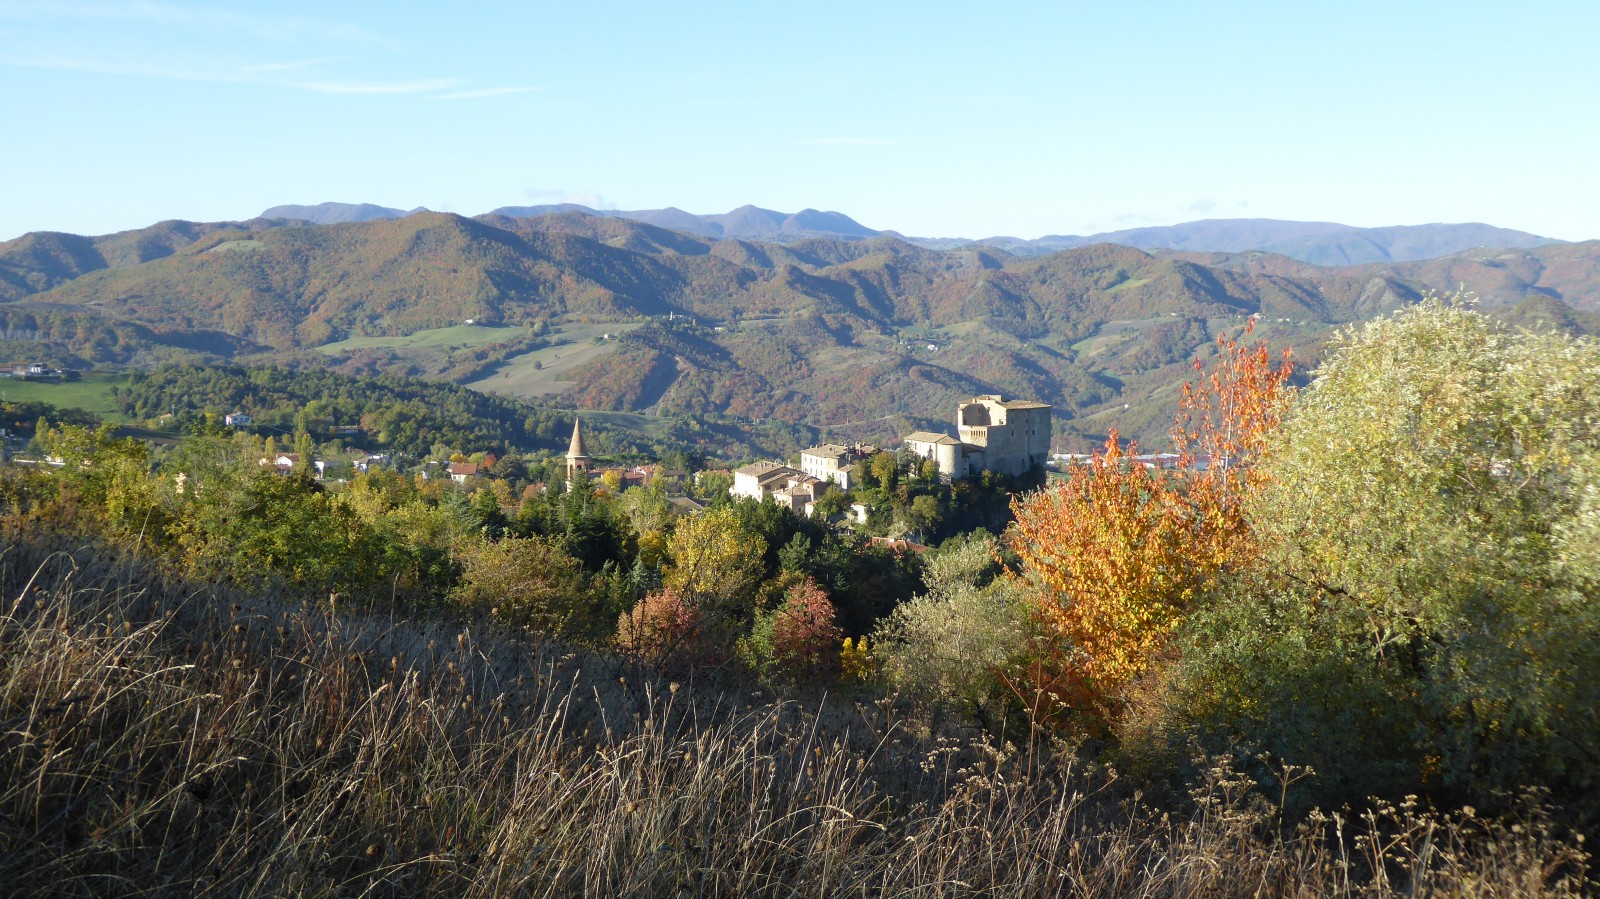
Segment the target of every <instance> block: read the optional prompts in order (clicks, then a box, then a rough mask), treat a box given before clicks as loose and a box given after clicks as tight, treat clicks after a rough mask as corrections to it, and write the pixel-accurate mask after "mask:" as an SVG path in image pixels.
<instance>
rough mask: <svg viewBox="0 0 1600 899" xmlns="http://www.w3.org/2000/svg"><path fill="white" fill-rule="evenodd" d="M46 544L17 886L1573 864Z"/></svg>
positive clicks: (1555, 873) (1423, 828)
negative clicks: (1167, 797)
mask: <svg viewBox="0 0 1600 899" xmlns="http://www.w3.org/2000/svg"><path fill="white" fill-rule="evenodd" d="M52 533H53V532H52V531H51V530H50V529H49V528H48V527H46V526H44V524H43V523H41V522H37V521H36V522H33V523H31V524H30V526H29V529H28V531H27V533H26V535H25V537H24V535H22V534H19V533H17V532H12V531H9V530H8V531H7V532H6V533H4V537H5V538H6V542H7V544H8V545H9V546H11V547H12V549H11V551H8V552H7V553H4V554H0V595H4V596H7V597H18V599H17V601H16V602H14V603H12V604H10V605H9V606H8V609H7V612H6V614H5V616H4V617H0V639H3V641H4V645H5V647H6V652H5V653H3V654H0V721H4V722H5V723H6V724H5V731H4V733H3V734H0V740H3V741H4V742H3V744H0V745H4V747H5V752H3V753H0V883H4V884H6V888H7V892H8V893H9V894H12V895H102V894H110V893H116V894H121V895H126V894H132V893H147V892H148V893H154V894H165V895H198V894H205V895H251V896H258V895H351V896H354V895H361V896H380V897H383V896H395V897H401V896H404V897H419V896H422V897H425V896H452V897H456V896H465V897H479V896H509V895H606V896H668V895H704V896H710V895H727V896H750V897H764V896H783V897H806V896H818V897H821V896H829V897H831V896H846V895H848V896H895V897H923V896H926V897H930V899H931V897H944V896H952V895H962V896H994V897H1000V896H1007V897H1009V896H1022V895H1026V896H1074V897H1096V896H1107V897H1109V896H1118V897H1134V899H1140V897H1157V896H1159V897H1201V896H1206V897H1232V896H1240V897H1242V896H1259V895H1316V896H1336V897H1342V896H1356V895H1361V896H1373V897H1387V896H1396V895H1455V896H1483V897H1487V896H1529V897H1542V896H1561V897H1576V896H1577V895H1579V892H1580V889H1581V886H1580V883H1579V882H1577V880H1576V878H1578V877H1581V871H1582V867H1583V863H1584V856H1583V854H1582V853H1581V851H1580V850H1579V849H1578V848H1577V847H1576V846H1574V845H1573V844H1572V843H1570V842H1567V841H1566V840H1565V839H1561V838H1556V837H1554V836H1553V835H1552V833H1551V830H1550V828H1549V826H1548V825H1546V824H1545V823H1544V822H1543V821H1542V820H1541V819H1538V818H1536V817H1535V818H1531V819H1528V820H1523V821H1520V822H1518V823H1517V825H1516V830H1514V831H1513V830H1510V829H1508V828H1507V827H1505V826H1502V825H1499V824H1496V823H1493V822H1484V821H1482V820H1481V819H1474V820H1471V821H1469V822H1463V821H1461V820H1460V819H1454V818H1451V819H1440V818H1434V817H1428V816H1424V815H1421V814H1418V813H1416V812H1414V811H1411V810H1409V809H1398V810H1397V809H1391V808H1384V807H1380V809H1379V811H1378V812H1377V814H1376V815H1375V816H1374V818H1373V819H1371V821H1370V822H1364V821H1360V820H1349V821H1342V822H1339V824H1338V825H1336V824H1335V823H1334V821H1330V820H1328V819H1321V820H1313V821H1310V822H1308V823H1307V824H1306V825H1305V826H1303V827H1301V828H1298V829H1297V828H1293V827H1285V826H1284V823H1283V822H1282V821H1280V820H1278V819H1277V818H1276V816H1275V815H1274V813H1273V812H1272V810H1271V808H1270V801H1271V800H1268V801H1263V799H1265V798H1266V797H1263V796H1261V795H1260V794H1259V793H1257V792H1255V791H1254V790H1253V789H1251V787H1250V784H1251V782H1250V781H1248V779H1241V778H1240V777H1239V776H1238V775H1236V774H1231V773H1230V772H1229V771H1228V769H1227V768H1226V767H1223V766H1218V767H1216V768H1214V769H1213V770H1212V774H1211V775H1210V776H1209V778H1207V779H1206V780H1205V782H1204V783H1203V784H1202V785H1201V786H1200V787H1199V788H1198V790H1197V792H1196V793H1195V796H1196V797H1197V798H1198V799H1199V800H1200V801H1199V802H1198V803H1197V804H1194V805H1189V804H1184V803H1178V804H1176V805H1174V806H1171V807H1166V808H1163V807H1161V806H1158V805H1156V804H1154V803H1153V802H1152V801H1151V800H1149V799H1143V798H1141V796H1140V794H1137V793H1133V792H1132V789H1131V787H1121V786H1118V785H1116V784H1114V783H1112V782H1110V781H1108V779H1107V778H1105V777H1104V776H1103V775H1101V774H1099V773H1097V772H1096V770H1095V769H1094V768H1093V767H1091V766H1088V765H1085V764H1081V763H1076V762H1074V761H1073V760H1072V759H1071V758H1070V757H1067V756H1058V755H1051V756H1049V757H1048V758H1046V757H1042V756H1040V757H1035V756H1033V755H1032V754H1031V753H1023V754H1019V753H1017V752H1016V751H1015V749H1014V748H1010V747H1001V746H999V745H994V744H990V743H986V742H983V741H979V740H975V739H973V738H971V737H970V736H966V737H962V736H960V735H950V736H949V737H948V738H946V739H941V740H938V741H935V740H934V739H932V738H930V737H929V736H927V735H925V734H923V733H921V732H920V731H919V729H918V725H917V723H916V722H914V721H907V720H904V719H901V718H898V717H897V716H896V715H894V714H891V711H890V708H889V706H888V705H878V704H872V703H865V702H863V703H859V704H857V703H851V702H841V701H838V700H836V699H835V700H828V701H818V700H815V699H808V700H807V701H805V702H803V703H799V704H789V703H782V702H777V701H775V700H774V699H773V697H771V696H770V695H768V694H766V693H765V692H763V691H761V690H756V691H754V692H752V690H751V688H750V685H749V684H747V683H746V684H732V683H730V684H726V685H721V684H719V683H718V682H717V681H716V680H715V679H711V680H706V679H701V680H699V681H697V682H692V683H683V684H680V683H677V682H673V683H667V682H665V680H664V679H661V678H657V677H654V676H652V675H651V674H650V673H649V672H645V671H639V670H636V669H633V668H630V667H628V666H626V665H624V664H622V663H621V662H619V661H618V660H615V659H608V658H604V657H598V656H592V655H584V654H579V653H570V652H564V651H562V649H561V648H560V647H557V646H553V645H550V644H543V645H536V644H532V643H530V642H528V641H526V640H524V639H519V638H517V637H514V636H503V635H499V634H496V633H495V632H493V631H492V630H485V629H483V628H481V627H479V626H478V625H476V624H474V623H469V622H463V621H452V620H447V619H438V618H427V617H418V616H405V617H402V618H397V617H395V616H391V615H361V614H351V613H350V612H348V611H346V612H344V613H342V614H337V615H336V614H331V613H329V612H328V611H327V610H326V608H324V607H318V606H312V607H306V606H301V605H300V604H298V603H296V602H294V601H293V600H292V599H288V600H279V599H275V598H272V597H270V596H251V595H248V594H244V593H230V592H227V591H226V589H225V588H222V587H219V586H217V585H215V584H213V585H194V584H184V583H175V582H166V581H164V580H163V579H162V578H161V577H159V576H158V575H156V574H155V573H154V572H152V571H151V570H149V569H147V568H144V567H142V566H139V565H135V564H125V563H123V562H121V561H119V560H118V559H117V554H116V553H114V552H110V551H108V550H107V548H105V547H90V548H88V549H85V548H83V540H82V538H81V537H80V536H76V535H65V534H63V535H61V536H59V537H53V536H52ZM19 538H20V539H19ZM1035 762H1037V764H1035ZM1276 797H1277V794H1276V793H1275V792H1274V793H1273V794H1272V797H1271V799H1276ZM1341 828H1342V829H1341ZM1380 833H1381V836H1382V838H1381V839H1371V837H1373V836H1376V835H1379V834H1380ZM1352 837H1355V838H1356V840H1354V841H1351V842H1344V841H1345V840H1350V838H1352ZM1363 837H1364V838H1367V839H1368V842H1366V843H1362V842H1360V839H1361V838H1363ZM1374 852H1377V853H1381V857H1382V860H1381V861H1380V862H1377V863H1373V861H1372V857H1373V854H1374ZM1419 860H1420V863H1419ZM1413 875H1415V877H1414V879H1413Z"/></svg>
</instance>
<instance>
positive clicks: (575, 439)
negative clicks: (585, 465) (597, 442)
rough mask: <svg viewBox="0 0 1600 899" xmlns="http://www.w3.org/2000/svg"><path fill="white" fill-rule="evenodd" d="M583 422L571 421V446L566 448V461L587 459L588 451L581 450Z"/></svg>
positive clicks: (577, 419)
mask: <svg viewBox="0 0 1600 899" xmlns="http://www.w3.org/2000/svg"><path fill="white" fill-rule="evenodd" d="M582 426H583V421H582V419H579V418H573V419H572V445H571V446H569V447H567V458H568V459H587V458H589V451H588V450H586V449H584V448H583V431H582Z"/></svg>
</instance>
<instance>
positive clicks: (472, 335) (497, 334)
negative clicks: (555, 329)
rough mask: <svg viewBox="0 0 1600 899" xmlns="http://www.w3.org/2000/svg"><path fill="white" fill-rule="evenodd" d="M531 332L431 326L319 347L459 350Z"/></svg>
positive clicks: (329, 350)
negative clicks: (395, 334)
mask: <svg viewBox="0 0 1600 899" xmlns="http://www.w3.org/2000/svg"><path fill="white" fill-rule="evenodd" d="M527 333H530V329H528V328H499V327H494V326H491V325H465V324H463V325H451V326H450V327H448V328H427V329H425V330H421V331H414V332H412V333H410V334H404V335H398V336H373V337H349V338H346V339H344V340H339V341H335V342H333V343H325V344H323V345H322V346H319V347H317V352H319V353H325V354H327V355H329V356H337V355H339V354H340V353H342V352H344V351H345V350H356V349H367V348H370V347H384V348H387V349H419V350H427V349H445V350H459V349H464V348H467V347H478V346H485V345H487V344H491V343H499V342H501V341H505V340H510V339H511V338H513V337H517V336H519V335H522V334H527Z"/></svg>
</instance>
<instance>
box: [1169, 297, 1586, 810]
mask: <svg viewBox="0 0 1600 899" xmlns="http://www.w3.org/2000/svg"><path fill="white" fill-rule="evenodd" d="M1597 422H1600V346H1597V345H1596V344H1595V343H1594V342H1593V341H1587V340H1579V339H1574V338H1571V337H1567V336H1564V335H1538V334H1533V333H1528V332H1511V331H1508V330H1505V329H1504V328H1502V327H1500V326H1498V325H1496V324H1495V323H1494V322H1493V321H1492V320H1490V319H1488V318H1487V317H1485V316H1483V315H1481V314H1479V313H1477V312H1476V311H1473V310H1472V309H1471V308H1469V307H1468V306H1467V305H1466V304H1465V302H1464V300H1463V298H1461V297H1446V298H1429V299H1427V300H1425V301H1424V302H1423V303H1421V304H1420V305H1419V306H1417V307H1415V308H1413V309H1411V310H1409V311H1407V312H1404V313H1400V314H1397V315H1395V316H1392V317H1389V318H1384V319H1379V320H1376V321H1373V322H1370V323H1368V324H1367V325H1365V326H1363V327H1361V328H1360V329H1357V330H1354V331H1352V332H1351V333H1350V334H1349V335H1347V336H1346V337H1345V338H1344V339H1343V340H1342V341H1340V342H1338V343H1336V344H1335V345H1334V346H1333V347H1332V349H1331V351H1330V353H1329V355H1328V357H1327V361H1326V362H1325V363H1324V365H1323V366H1322V368H1321V369H1320V370H1319V371H1318V373H1317V376H1316V379H1315V380H1314V382H1313V383H1312V384H1311V386H1310V387H1309V388H1308V389H1306V390H1305V391H1303V392H1302V395H1301V397H1300V400H1299V403H1298V405H1297V406H1296V407H1295V408H1294V409H1293V410H1292V412H1291V413H1290V415H1289V417H1288V418H1287V419H1286V420H1285V423H1284V425H1283V427H1282V429H1281V431H1280V435H1279V440H1278V441H1277V445H1276V446H1275V447H1274V451H1273V453H1272V454H1271V458H1270V461H1269V462H1268V463H1267V470H1268V474H1269V475H1270V477H1269V478H1268V479H1267V481H1266V487H1265V489H1264V490H1263V492H1262V493H1261V494H1260V496H1259V497H1258V498H1257V499H1256V500H1255V501H1253V502H1252V503H1251V505H1250V506H1249V509H1248V511H1249V515H1250V521H1251V526H1252V528H1253V529H1254V530H1255V531H1256V533H1257V534H1258V535H1259V536H1260V541H1261V544H1262V547H1263V558H1262V559H1261V561H1260V563H1259V564H1255V565H1251V566H1247V567H1245V568H1242V569H1237V570H1234V571H1232V572H1230V577H1229V578H1227V579H1226V580H1225V581H1224V582H1223V584H1222V589H1221V590H1220V591H1219V594H1218V596H1217V597H1216V598H1215V599H1214V600H1213V601H1212V602H1210V603H1208V604H1206V605H1204V606H1203V607H1202V610H1201V612H1200V614H1198V615H1197V616H1196V619H1195V621H1194V622H1193V623H1192V627H1191V628H1190V630H1189V633H1188V635H1187V638H1186V640H1185V647H1184V658H1185V665H1184V675H1183V689H1181V690H1180V691H1178V694H1177V696H1176V701H1175V702H1174V707H1175V709H1177V710H1179V712H1178V715H1179V717H1182V718H1188V719H1190V720H1194V721H1197V722H1199V723H1198V724H1197V725H1196V727H1197V729H1198V730H1200V731H1201V732H1206V733H1210V734H1213V735H1217V734H1232V735H1233V739H1239V740H1244V741H1247V742H1249V743H1252V744H1254V745H1256V746H1258V747H1259V748H1262V749H1267V750H1270V751H1272V752H1274V753H1275V754H1277V755H1278V756H1280V757H1282V758H1285V759H1288V760H1290V761H1293V762H1296V763H1308V764H1311V765H1313V766H1314V767H1315V768H1316V769H1317V770H1318V771H1319V772H1321V773H1322V778H1323V780H1322V783H1323V784H1324V786H1325V788H1326V789H1328V790H1329V791H1331V792H1333V793H1336V794H1339V792H1340V791H1344V792H1343V793H1342V794H1340V795H1343V796H1345V797H1351V796H1355V795H1360V794H1363V793H1365V792H1366V791H1370V790H1373V789H1375V788H1383V789H1388V790H1392V791H1404V790H1416V789H1425V788H1428V787H1430V786H1431V787H1434V788H1441V787H1448V788H1453V789H1457V790H1470V791H1472V792H1475V793H1486V792H1488V791H1490V790H1493V789H1496V788H1508V789H1509V788H1514V787H1518V786H1521V785H1526V784H1534V783H1549V784H1551V785H1552V786H1557V787H1559V788H1560V789H1562V790H1563V791H1564V792H1568V793H1569V794H1570V793H1571V792H1572V791H1579V792H1581V793H1582V794H1583V795H1588V796H1591V797H1592V796H1595V795H1597V790H1600V780H1597V775H1596V772H1597V771H1600V768H1597V767H1596V762H1597V761H1600V726H1597V724H1600V722H1597V720H1596V717H1595V715H1596V711H1595V710H1596V709H1597V708H1600V606H1597V605H1596V604H1595V602H1594V600H1593V597H1594V595H1595V593H1594V583H1593V581H1592V580H1590V578H1591V576H1592V572H1593V568H1592V559H1593V557H1592V556H1591V555H1588V553H1589V552H1590V551H1591V549H1592V547H1593V545H1594V543H1593V540H1594V534H1595V530H1594V519H1593V515H1594V494H1595V490H1596V486H1597V482H1596V473H1597V468H1596V459H1597V452H1600V431H1597V429H1596V423H1597ZM1380 748H1381V751H1380Z"/></svg>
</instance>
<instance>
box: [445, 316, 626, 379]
mask: <svg viewBox="0 0 1600 899" xmlns="http://www.w3.org/2000/svg"><path fill="white" fill-rule="evenodd" d="M637 327H639V323H637V322H621V323H619V322H600V323H594V324H588V323H586V324H572V325H561V326H558V327H555V328H552V329H551V332H552V333H551V337H552V339H553V340H558V341H560V343H559V344H558V345H556V346H547V347H544V348H542V349H537V350H534V351H533V352H531V353H522V354H521V355H517V356H512V357H511V358H510V359H507V360H506V361H505V362H504V363H503V364H501V366H500V367H499V368H498V369H496V370H495V372H494V374H492V375H489V376H488V377H486V378H482V379H479V380H477V381H473V382H472V383H470V384H468V385H466V386H468V387H470V388H472V389H473V390H480V391H483V392H484V393H498V394H500V395H502V396H513V397H530V396H542V395H544V394H549V393H559V392H560V391H562V390H565V389H567V388H568V387H571V386H572V382H571V381H569V380H561V376H562V375H564V374H567V373H568V372H571V371H572V370H573V369H575V368H577V367H578V366H580V365H582V364H584V363H585V362H589V361H591V360H593V359H598V358H600V357H601V356H604V355H606V354H607V353H610V352H612V351H613V350H615V349H616V348H617V344H616V341H613V340H607V341H601V342H599V343H596V342H595V340H594V338H596V337H599V336H600V335H602V334H608V333H609V334H612V335H616V334H623V333H626V332H628V331H632V330H633V329H634V328H637Z"/></svg>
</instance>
